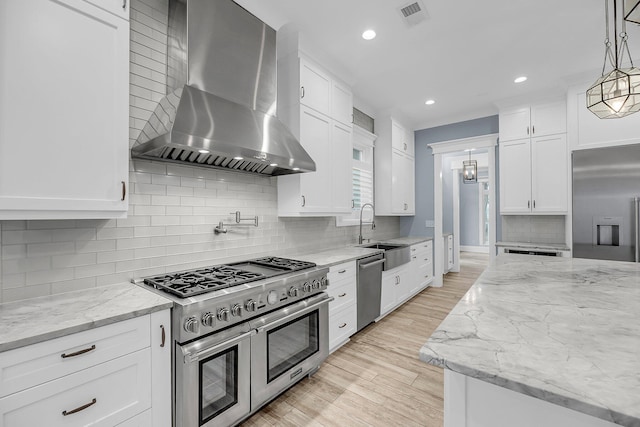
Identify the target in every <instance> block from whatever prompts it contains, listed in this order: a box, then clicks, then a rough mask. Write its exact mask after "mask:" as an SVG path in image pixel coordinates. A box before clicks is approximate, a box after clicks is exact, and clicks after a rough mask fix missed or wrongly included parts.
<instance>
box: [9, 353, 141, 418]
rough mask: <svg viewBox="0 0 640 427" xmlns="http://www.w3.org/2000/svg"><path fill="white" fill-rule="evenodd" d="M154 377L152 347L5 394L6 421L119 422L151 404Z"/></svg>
mask: <svg viewBox="0 0 640 427" xmlns="http://www.w3.org/2000/svg"><path fill="white" fill-rule="evenodd" d="M150 382H151V350H150V349H149V348H146V349H144V350H140V351H138V352H135V353H132V354H128V355H126V356H123V357H119V358H117V359H115V360H111V361H109V362H106V363H103V364H100V365H99V366H94V367H92V368H90V369H86V370H84V371H80V372H76V373H74V374H71V375H67V376H65V377H63V378H60V379H57V380H55V381H50V382H48V383H45V384H42V385H39V386H36V387H32V388H30V389H28V390H24V391H21V392H19V393H14V394H12V395H10V396H7V397H4V398H2V399H0V403H1V404H0V408H1V409H0V411H1V412H0V426H2V427H22V426H41V425H44V424H46V425H47V427H57V426H64V427H76V426H86V425H91V426H95V427H99V426H105V427H106V426H114V425H117V424H120V423H122V422H124V421H127V420H129V419H130V418H132V417H134V416H135V415H137V414H139V413H141V412H143V411H145V410H147V409H149V408H150V407H151V392H150V390H149V384H150ZM94 401H95V403H94ZM74 410H77V411H76V412H75V413H74V412H73V411H74ZM65 411H66V413H67V415H64V414H65ZM45 420H46V422H45ZM43 422H45V423H44V424H43Z"/></svg>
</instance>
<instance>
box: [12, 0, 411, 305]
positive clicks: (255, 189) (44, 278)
mask: <svg viewBox="0 0 640 427" xmlns="http://www.w3.org/2000/svg"><path fill="white" fill-rule="evenodd" d="M166 20H167V0H133V1H132V4H131V39H132V41H131V97H130V145H132V144H133V142H134V141H135V139H136V138H137V136H138V133H139V132H140V129H142V127H143V126H144V124H145V122H146V119H147V118H148V117H149V115H150V114H151V111H152V110H153V109H154V108H155V105H156V104H157V102H158V101H159V100H160V99H161V97H162V96H163V95H164V82H165V66H166ZM87 161H89V160H87ZM129 179H130V184H129V188H130V193H129V194H130V195H129V217H128V218H127V219H119V220H62V221H1V222H0V248H1V251H0V302H10V301H16V300H22V299H26V298H33V297H38V296H46V295H50V294H55V293H60V292H67V291H72V290H77V289H85V288H91V287H95V286H101V285H109V284H114V283H118V282H122V281H128V280H130V279H131V278H137V277H140V276H146V275H151V274H156V273H163V272H165V271H176V270H180V269H186V268H192V267H199V266H204V265H212V264H220V263H224V262H229V261H235V260H240V259H245V258H249V257H257V256H263V255H267V254H273V255H280V254H288V255H292V254H295V253H305V252H313V251H317V250H323V249H330V248H332V247H337V246H341V245H345V244H352V243H356V241H357V234H358V229H357V227H340V228H337V227H336V226H335V219H334V218H278V217H277V199H276V197H277V191H276V183H277V181H276V179H277V178H271V177H264V176H259V175H251V174H241V173H237V172H230V171H229V172H228V171H220V170H213V169H202V168H197V167H186V166H179V165H173V164H169V163H158V162H150V161H138V160H136V161H132V162H131V172H130V178H129ZM237 210H239V211H241V212H242V215H243V216H247V217H250V216H254V215H258V216H259V222H260V226H259V227H257V228H255V227H243V228H231V227H230V228H229V229H230V231H229V233H228V234H226V235H214V233H213V228H214V227H215V225H217V224H218V222H219V221H220V220H225V221H227V220H230V219H231V218H232V215H230V214H229V213H230V212H235V211H237ZM398 235H399V220H398V219H397V218H393V217H378V218H376V230H375V231H371V230H367V232H366V237H374V238H378V239H387V238H391V237H396V236H398Z"/></svg>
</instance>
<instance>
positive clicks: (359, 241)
mask: <svg viewBox="0 0 640 427" xmlns="http://www.w3.org/2000/svg"><path fill="white" fill-rule="evenodd" d="M367 206H371V209H374V207H373V205H372V204H371V203H365V204H364V205H362V206H361V207H360V235H359V236H358V244H359V245H361V244H362V241H363V240H364V239H363V238H362V211H363V210H364V208H365V207H367ZM367 224H369V223H367ZM375 228H376V222H375V221H374V220H373V219H371V229H372V230H375Z"/></svg>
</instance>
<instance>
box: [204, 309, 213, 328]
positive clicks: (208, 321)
mask: <svg viewBox="0 0 640 427" xmlns="http://www.w3.org/2000/svg"><path fill="white" fill-rule="evenodd" d="M214 317H215V316H214V315H213V313H212V312H210V311H207V312H206V313H205V314H203V315H202V324H203V325H204V326H210V327H213V321H214Z"/></svg>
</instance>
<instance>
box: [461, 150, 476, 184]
mask: <svg viewBox="0 0 640 427" xmlns="http://www.w3.org/2000/svg"><path fill="white" fill-rule="evenodd" d="M462 182H463V183H465V184H475V183H477V182H478V162H477V161H475V160H471V150H469V160H464V161H463V162H462Z"/></svg>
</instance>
